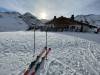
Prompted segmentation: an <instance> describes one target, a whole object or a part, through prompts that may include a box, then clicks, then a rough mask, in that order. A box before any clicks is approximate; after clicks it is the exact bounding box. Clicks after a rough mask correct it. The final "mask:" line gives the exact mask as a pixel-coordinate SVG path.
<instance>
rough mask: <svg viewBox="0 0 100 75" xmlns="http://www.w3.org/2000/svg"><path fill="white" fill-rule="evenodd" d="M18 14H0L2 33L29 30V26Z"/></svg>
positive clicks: (0, 30)
mask: <svg viewBox="0 0 100 75" xmlns="http://www.w3.org/2000/svg"><path fill="white" fill-rule="evenodd" d="M20 15H21V14H19V13H18V12H0V32H5V31H22V30H26V29H27V28H28V25H27V24H26V23H25V22H24V21H23V20H22V19H21V18H19V17H18V16H20Z"/></svg>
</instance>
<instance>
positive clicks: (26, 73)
mask: <svg viewBox="0 0 100 75" xmlns="http://www.w3.org/2000/svg"><path fill="white" fill-rule="evenodd" d="M46 49H47V48H46V47H44V49H43V50H42V51H41V52H40V54H39V55H38V56H37V58H36V60H34V61H33V62H31V64H30V65H29V68H28V69H27V70H26V71H25V73H24V74H23V75H28V73H29V72H30V70H31V69H32V67H34V66H35V64H36V62H37V61H38V60H39V59H40V57H41V56H42V55H43V53H44V52H45V50H46Z"/></svg>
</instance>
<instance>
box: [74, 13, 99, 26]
mask: <svg viewBox="0 0 100 75" xmlns="http://www.w3.org/2000/svg"><path fill="white" fill-rule="evenodd" d="M75 20H78V21H81V22H83V23H89V24H91V25H94V26H97V27H100V15H94V14H89V15H77V16H76V17H75Z"/></svg>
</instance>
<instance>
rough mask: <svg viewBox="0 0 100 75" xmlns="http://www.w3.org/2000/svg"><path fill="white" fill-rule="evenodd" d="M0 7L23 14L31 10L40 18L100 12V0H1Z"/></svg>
mask: <svg viewBox="0 0 100 75" xmlns="http://www.w3.org/2000/svg"><path fill="white" fill-rule="evenodd" d="M0 7H2V8H6V9H9V10H13V11H17V12H20V13H21V14H24V13H26V12H30V13H31V14H33V15H34V16H36V17H37V18H39V19H42V18H45V19H52V18H53V17H54V16H57V17H59V16H65V17H70V16H71V15H72V14H74V15H75V16H76V15H88V14H100V0H0ZM43 16H44V17H43Z"/></svg>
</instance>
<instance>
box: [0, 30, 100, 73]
mask: <svg viewBox="0 0 100 75" xmlns="http://www.w3.org/2000/svg"><path fill="white" fill-rule="evenodd" d="M43 47H45V32H39V31H37V32H36V53H35V56H37V55H38V54H39V52H40V51H41V49H43ZM48 47H50V48H51V49H52V50H51V52H50V53H49V55H48V57H47V59H48V60H45V61H44V62H43V63H42V65H41V66H40V69H39V70H38V71H37V73H36V75H100V34H94V33H75V32H57V33H52V32H48ZM33 50H34V33H33V32H32V31H30V32H1V33H0V75H23V73H24V72H25V70H26V69H27V68H28V66H29V64H30V63H31V61H33V60H34V59H35V56H34V57H33Z"/></svg>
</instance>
